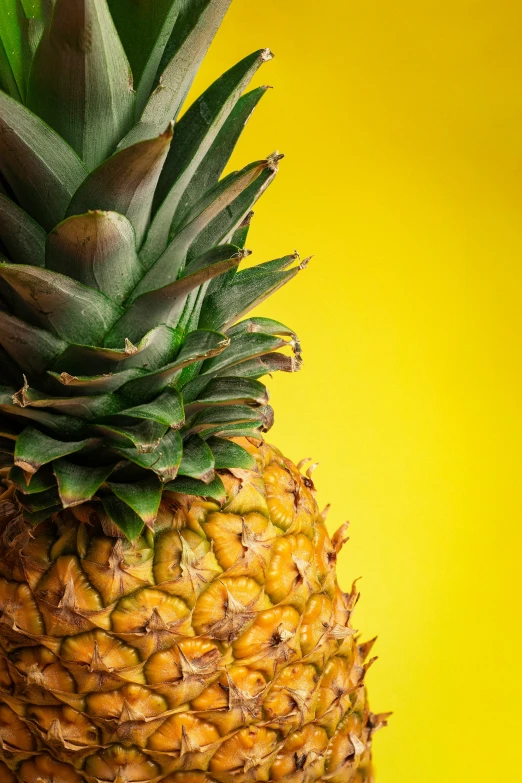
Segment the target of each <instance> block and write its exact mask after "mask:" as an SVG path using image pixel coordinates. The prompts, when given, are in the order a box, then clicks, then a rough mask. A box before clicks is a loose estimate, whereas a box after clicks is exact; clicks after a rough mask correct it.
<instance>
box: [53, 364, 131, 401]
mask: <svg viewBox="0 0 522 783" xmlns="http://www.w3.org/2000/svg"><path fill="white" fill-rule="evenodd" d="M47 374H48V375H49V376H51V378H52V379H53V380H54V381H56V388H57V389H60V387H61V389H60V391H62V392H63V391H64V387H65V393H67V392H69V395H70V397H71V398H73V399H74V398H78V397H81V396H82V395H87V396H98V395H106V394H111V393H112V392H115V391H118V389H120V388H121V387H122V386H124V385H125V384H126V383H128V382H129V381H131V380H134V379H135V378H140V377H142V376H143V375H145V371H144V370H138V369H130V370H123V371H122V372H117V373H114V374H110V373H109V374H106V375H94V376H84V377H81V376H74V375H69V374H68V373H66V372H64V373H61V374H58V373H55V372H52V371H51V370H48V371H47Z"/></svg>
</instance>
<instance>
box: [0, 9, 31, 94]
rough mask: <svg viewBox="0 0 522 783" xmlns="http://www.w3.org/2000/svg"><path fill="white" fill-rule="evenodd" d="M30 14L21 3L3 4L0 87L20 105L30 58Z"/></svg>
mask: <svg viewBox="0 0 522 783" xmlns="http://www.w3.org/2000/svg"><path fill="white" fill-rule="evenodd" d="M30 15H31V14H30V13H29V9H28V8H27V9H26V8H24V3H23V2H21V0H2V13H1V14H0V50H1V51H2V53H3V54H2V56H1V57H0V87H1V89H3V90H4V91H5V92H8V93H9V94H10V95H11V96H12V97H13V98H15V99H16V100H18V101H21V102H23V101H24V98H25V91H26V87H27V77H28V75H29V69H30V66H31V60H32V56H33V52H32V48H31V30H30V24H31V22H30V21H29V19H28V18H27V17H28V16H30Z"/></svg>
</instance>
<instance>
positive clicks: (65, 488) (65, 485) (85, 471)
mask: <svg viewBox="0 0 522 783" xmlns="http://www.w3.org/2000/svg"><path fill="white" fill-rule="evenodd" d="M53 470H54V475H55V476H56V481H57V483H58V493H59V495H60V500H61V501H62V505H63V507H64V508H71V507H72V506H79V505H81V504H82V503H86V502H87V501H89V500H91V499H92V497H93V496H94V495H95V494H96V492H97V491H98V490H99V488H100V487H101V485H102V484H103V482H104V481H105V480H106V479H107V478H108V477H109V476H110V474H111V473H112V471H113V470H114V465H102V466H100V467H92V466H86V465H75V464H74V463H73V462H69V460H66V459H59V460H56V461H55V462H53ZM37 475H38V474H37ZM35 478H36V477H35ZM31 483H32V482H31Z"/></svg>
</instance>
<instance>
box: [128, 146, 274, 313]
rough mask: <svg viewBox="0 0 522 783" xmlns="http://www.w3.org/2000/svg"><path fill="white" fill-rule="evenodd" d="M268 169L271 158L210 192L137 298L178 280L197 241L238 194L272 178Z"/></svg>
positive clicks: (148, 275) (143, 283) (140, 286)
mask: <svg viewBox="0 0 522 783" xmlns="http://www.w3.org/2000/svg"><path fill="white" fill-rule="evenodd" d="M267 170H269V169H268V163H267V161H261V162H260V163H259V162H257V163H251V164H250V165H249V166H246V168H244V169H243V170H242V171H239V172H234V174H231V175H230V176H229V177H227V178H226V179H225V180H223V181H222V182H220V183H219V184H218V185H217V186H216V187H215V188H214V189H213V190H212V191H211V192H210V193H208V194H206V195H205V196H204V198H202V199H201V200H200V201H199V202H198V203H197V204H196V205H195V206H194V208H193V209H192V210H191V211H190V212H189V214H188V215H187V216H186V218H185V221H184V223H183V225H182V226H180V228H179V233H178V234H177V235H176V237H175V238H174V239H173V240H172V242H171V243H170V244H169V245H168V246H167V248H166V250H165V251H164V253H163V254H162V255H161V256H160V257H159V258H158V260H157V261H156V262H155V263H154V264H153V266H151V268H150V269H149V271H148V272H147V273H146V274H145V275H144V277H143V278H142V280H141V282H140V283H139V284H138V286H137V287H136V289H135V291H134V293H133V298H136V297H137V296H139V295H140V294H143V293H146V292H147V291H151V290H153V289H155V288H161V287H162V286H164V285H167V284H168V283H171V282H172V281H174V280H176V278H177V276H178V273H179V271H180V270H181V268H182V266H183V264H184V262H185V258H186V256H187V251H188V249H189V247H190V245H191V244H192V243H193V242H194V240H195V239H196V238H197V237H198V236H199V235H200V234H201V232H202V231H204V230H205V228H206V227H207V226H208V225H209V224H210V223H212V221H213V220H214V218H215V217H216V216H219V214H220V213H221V212H222V211H223V210H227V209H228V208H230V205H231V204H232V203H233V202H235V201H236V199H237V197H238V196H240V195H241V194H242V193H243V192H244V191H245V190H248V188H249V186H250V185H251V184H252V182H259V181H262V182H263V183H264V182H265V180H266V178H267V177H268V178H272V177H273V176H274V175H273V173H272V172H271V171H270V172H269V174H268V175H267ZM218 244H220V243H219V242H214V243H213V246H215V245H218ZM209 249H210V248H209V247H205V248H204V249H203V250H202V251H201V253H198V254H196V255H200V256H201V255H203V253H205V252H206V251H207V250H209Z"/></svg>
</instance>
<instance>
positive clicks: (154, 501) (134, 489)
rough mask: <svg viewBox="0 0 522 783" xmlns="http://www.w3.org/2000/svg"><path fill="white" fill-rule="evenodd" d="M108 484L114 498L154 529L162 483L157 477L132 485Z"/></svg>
mask: <svg viewBox="0 0 522 783" xmlns="http://www.w3.org/2000/svg"><path fill="white" fill-rule="evenodd" d="M108 484H109V487H110V488H111V489H112V491H113V492H114V494H115V495H116V497H117V498H119V499H120V500H121V501H123V503H126V504H127V505H128V506H130V508H131V509H132V510H133V511H134V512H135V513H136V514H137V515H138V516H139V518H140V519H141V520H142V521H143V522H144V523H145V524H146V525H147V527H150V528H153V527H154V522H155V521H156V517H157V516H158V509H159V504H160V502H161V492H162V483H161V481H160V480H159V478H158V477H157V476H151V477H150V478H147V479H145V480H144V481H137V482H135V483H134V484H115V483H114V482H112V481H110V482H108Z"/></svg>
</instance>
